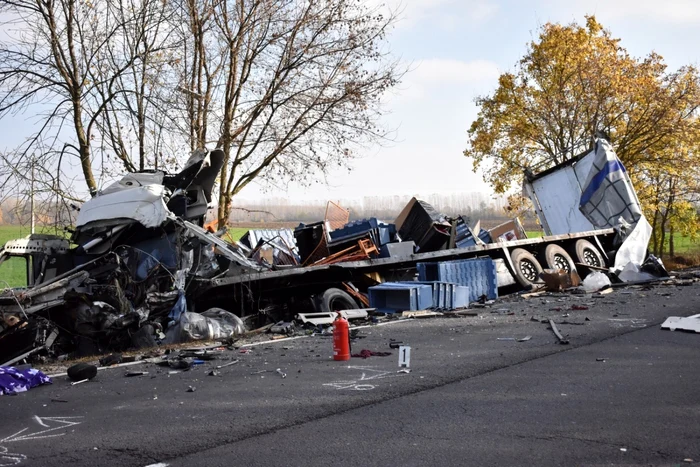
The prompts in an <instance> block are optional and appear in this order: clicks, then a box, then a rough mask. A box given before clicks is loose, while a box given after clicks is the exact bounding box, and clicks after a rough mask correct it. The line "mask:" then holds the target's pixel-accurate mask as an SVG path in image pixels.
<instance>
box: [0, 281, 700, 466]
mask: <svg viewBox="0 0 700 467" xmlns="http://www.w3.org/2000/svg"><path fill="white" fill-rule="evenodd" d="M574 304H576V305H582V306H585V307H587V308H588V309H587V310H580V311H573V310H571V306H572V305H574ZM698 305H700V284H694V285H691V286H685V287H674V286H657V287H654V288H652V289H650V290H641V289H620V290H616V291H615V292H614V293H613V294H610V295H605V296H602V297H595V298H594V297H592V296H590V295H587V296H550V297H543V298H533V299H529V300H524V299H515V298H511V299H508V300H505V301H499V302H498V303H496V304H495V305H494V306H492V307H491V308H487V309H482V310H479V311H480V313H481V315H480V316H479V317H465V318H450V319H447V318H440V319H429V320H410V321H408V322H401V323H394V324H390V325H386V326H379V327H372V328H365V329H363V330H362V334H363V335H364V336H365V337H364V338H362V339H358V340H357V341H356V342H355V343H354V347H353V349H354V350H355V351H358V350H359V349H362V348H366V349H370V350H375V351H391V352H392V355H391V356H388V357H372V358H369V359H366V360H363V359H357V358H353V359H352V360H351V361H350V362H334V361H332V360H331V359H330V357H329V356H330V354H331V341H330V339H328V338H325V337H313V338H305V339H296V340H287V341H283V342H275V343H273V344H263V345H259V346H256V347H252V350H251V351H250V352H249V353H240V351H236V352H227V353H226V354H225V355H223V356H222V358H221V360H219V361H217V362H212V363H211V364H207V365H203V366H201V367H197V368H195V369H193V370H191V371H188V372H182V373H178V374H173V375H170V374H168V371H167V370H165V369H162V368H160V367H156V366H155V365H152V364H144V365H139V366H138V368H139V369H140V370H143V371H148V372H149V374H148V375H146V376H142V377H136V378H127V377H125V376H124V373H125V371H126V370H125V369H123V368H119V369H107V370H104V371H101V372H100V374H99V375H98V378H96V380H94V381H93V382H89V383H84V384H80V385H76V386H71V385H70V384H69V382H68V381H67V380H66V378H63V377H59V378H55V381H54V384H53V385H51V386H44V387H40V388H36V389H33V390H31V391H29V392H27V393H25V394H22V395H19V396H15V397H6V396H3V397H0V413H2V419H1V420H2V424H0V437H2V438H0V466H4V465H22V466H25V465H37V466H54V465H55V466H62V465H71V466H82V465H85V466H95V465H115V466H117V465H118V466H131V465H133V466H148V465H153V464H160V465H161V466H162V465H168V466H199V465H201V466H216V465H221V466H233V465H304V466H308V465H324V466H325V465H344V466H350V465H382V466H386V465H394V464H395V465H478V466H485V465H498V466H511V465H513V466H516V465H677V464H680V463H683V461H684V459H694V460H695V461H696V462H700V442H698V440H699V439H700V423H699V422H700V372H699V371H698V370H699V369H700V364H699V363H700V335H697V334H689V333H682V332H669V331H662V330H660V329H659V326H658V325H659V324H660V323H661V322H662V321H663V319H664V318H665V317H666V316H670V315H675V316H688V315H691V314H694V313H697V310H698V309H699V308H700V307H699V306H698ZM533 317H535V318H536V319H537V320H533ZM541 318H553V319H555V321H557V322H560V323H561V322H568V323H580V324H560V325H559V328H560V329H561V330H562V332H563V333H565V334H566V335H567V337H568V339H569V340H570V344H569V345H560V344H558V342H557V339H556V338H555V337H554V335H553V334H552V332H551V331H550V330H549V329H548V328H547V325H545V324H542V323H541V322H539V319H541ZM586 318H588V320H586ZM526 336H531V339H530V340H527V341H524V342H518V341H517V340H511V339H513V338H515V339H518V338H522V337H526ZM389 339H396V340H401V341H403V342H407V343H409V344H410V345H411V372H410V373H408V374H405V373H398V372H397V371H398V364H397V353H396V351H395V350H393V349H389V347H388V342H389ZM236 358H237V359H239V361H240V362H239V363H238V364H235V365H231V366H228V367H226V368H222V369H221V370H219V371H220V376H207V373H208V372H209V371H210V370H211V368H212V366H214V365H217V364H222V363H226V362H227V361H230V360H231V359H236ZM601 359H604V361H600V360H601ZM277 368H280V370H281V371H282V372H284V373H285V374H286V377H285V378H282V377H281V375H280V374H278V373H277V372H276V371H275V370H276V369H277ZM190 386H192V387H194V388H195V390H194V392H187V389H188V388H189V387H190ZM68 417H74V418H68Z"/></svg>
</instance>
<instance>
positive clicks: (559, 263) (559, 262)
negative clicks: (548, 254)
mask: <svg viewBox="0 0 700 467" xmlns="http://www.w3.org/2000/svg"><path fill="white" fill-rule="evenodd" d="M554 267H555V269H563V270H564V271H566V272H571V268H570V267H569V262H568V261H567V260H566V258H565V257H564V255H561V254H559V253H557V254H555V255H554Z"/></svg>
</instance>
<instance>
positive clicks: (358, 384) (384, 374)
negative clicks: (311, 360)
mask: <svg viewBox="0 0 700 467" xmlns="http://www.w3.org/2000/svg"><path fill="white" fill-rule="evenodd" d="M348 369H350V370H360V371H362V376H360V378H359V379H354V380H351V381H334V382H332V383H325V384H323V385H324V386H329V387H332V388H335V389H338V390H341V389H343V390H345V389H347V390H351V391H371V390H372V389H374V388H375V387H376V386H375V385H373V384H366V383H363V381H374V380H378V379H384V378H391V377H394V376H399V375H397V374H396V373H394V372H393V371H386V370H375V369H374V368H371V367H367V366H348Z"/></svg>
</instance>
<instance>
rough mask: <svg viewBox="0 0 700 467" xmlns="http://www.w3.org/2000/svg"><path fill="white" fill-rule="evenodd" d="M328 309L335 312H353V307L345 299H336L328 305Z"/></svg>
mask: <svg viewBox="0 0 700 467" xmlns="http://www.w3.org/2000/svg"><path fill="white" fill-rule="evenodd" d="M328 308H330V309H331V310H333V311H342V310H352V308H353V307H352V305H350V304H348V303H347V301H346V300H345V299H343V298H334V299H332V300H331V301H330V303H329V304H328Z"/></svg>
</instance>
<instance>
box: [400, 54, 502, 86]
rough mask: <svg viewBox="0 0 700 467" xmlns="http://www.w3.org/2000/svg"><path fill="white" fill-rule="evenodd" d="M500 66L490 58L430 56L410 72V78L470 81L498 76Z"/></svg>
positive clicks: (423, 81) (422, 81)
mask: <svg viewBox="0 0 700 467" xmlns="http://www.w3.org/2000/svg"><path fill="white" fill-rule="evenodd" d="M498 75H499V71H498V66H497V65H496V64H495V63H494V62H491V61H488V60H473V61H469V62H464V61H460V60H453V59H443V58H430V59H427V60H421V61H420V62H418V63H417V64H416V67H415V68H414V70H413V71H412V72H410V74H409V76H408V79H411V80H416V81H419V82H421V83H424V84H427V83H431V84H434V83H468V82H476V81H485V80H494V79H496V78H498Z"/></svg>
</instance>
